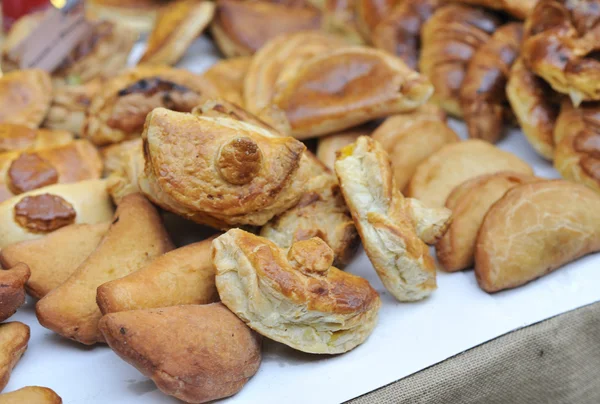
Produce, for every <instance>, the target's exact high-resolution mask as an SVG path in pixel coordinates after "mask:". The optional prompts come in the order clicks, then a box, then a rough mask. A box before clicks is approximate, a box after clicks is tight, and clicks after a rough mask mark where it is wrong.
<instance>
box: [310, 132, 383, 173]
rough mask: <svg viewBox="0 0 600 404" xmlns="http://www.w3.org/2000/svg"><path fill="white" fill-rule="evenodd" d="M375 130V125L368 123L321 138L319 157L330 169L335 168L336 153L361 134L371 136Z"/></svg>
mask: <svg viewBox="0 0 600 404" xmlns="http://www.w3.org/2000/svg"><path fill="white" fill-rule="evenodd" d="M372 132H373V126H372V125H369V124H366V125H362V126H357V127H356V128H350V129H346V130H343V131H341V132H338V133H334V134H332V135H328V136H323V137H320V138H319V142H318V143H317V158H318V159H319V160H321V162H322V163H323V164H325V166H326V167H327V168H329V169H330V170H333V166H334V164H335V159H336V158H337V157H336V153H337V152H338V150H340V149H342V148H343V147H344V146H348V145H349V144H351V143H354V142H355V141H356V139H358V138H359V137H360V136H369V135H370V134H371V133H372Z"/></svg>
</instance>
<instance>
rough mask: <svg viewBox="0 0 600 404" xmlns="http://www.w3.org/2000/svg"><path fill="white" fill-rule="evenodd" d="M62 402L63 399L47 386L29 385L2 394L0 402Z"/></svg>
mask: <svg viewBox="0 0 600 404" xmlns="http://www.w3.org/2000/svg"><path fill="white" fill-rule="evenodd" d="M20 403H35V404H62V399H61V398H60V396H59V395H58V394H56V393H55V392H54V391H53V390H50V389H49V388H47V387H38V386H27V387H23V388H21V389H19V390H15V391H11V392H10V393H3V394H0V404H20Z"/></svg>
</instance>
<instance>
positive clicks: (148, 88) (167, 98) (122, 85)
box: [83, 66, 216, 145]
mask: <svg viewBox="0 0 600 404" xmlns="http://www.w3.org/2000/svg"><path fill="white" fill-rule="evenodd" d="M215 91H216V90H215V88H214V87H213V86H212V85H211V83H210V82H209V81H207V80H206V79H204V78H203V77H201V76H199V75H196V74H194V73H191V72H189V71H186V70H179V69H173V68H170V67H154V66H139V67H136V68H133V69H130V70H128V71H126V72H124V73H123V74H121V75H119V76H116V77H114V78H112V79H110V80H109V81H107V82H106V84H105V85H104V88H103V90H102V91H101V92H100V93H98V94H97V95H96V96H95V97H94V98H93V100H92V103H91V105H90V107H89V109H88V112H87V119H86V123H85V126H84V131H83V135H84V137H87V138H88V139H89V140H91V141H92V142H93V143H94V144H96V145H107V144H112V143H119V142H121V141H123V140H127V139H132V138H135V137H139V136H140V134H141V133H142V130H143V129H144V122H145V120H146V115H147V114H148V113H149V112H150V111H152V110H153V109H154V108H157V107H165V108H169V109H172V110H174V111H181V112H190V111H191V110H192V109H193V108H194V107H195V106H196V105H198V104H199V103H200V102H201V100H202V97H203V96H209V95H212V94H213V93H214V92H215Z"/></svg>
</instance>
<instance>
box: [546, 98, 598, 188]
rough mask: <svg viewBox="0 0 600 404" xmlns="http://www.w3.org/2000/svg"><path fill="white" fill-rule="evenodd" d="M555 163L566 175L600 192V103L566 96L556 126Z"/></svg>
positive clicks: (566, 177) (565, 176)
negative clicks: (580, 101) (574, 101)
mask: <svg viewBox="0 0 600 404" xmlns="http://www.w3.org/2000/svg"><path fill="white" fill-rule="evenodd" d="M554 138H555V141H556V151H555V154H554V167H555V168H556V170H557V171H558V172H559V173H560V174H561V175H562V176H563V177H564V178H565V179H568V180H571V181H575V182H581V183H582V184H585V185H587V186H588V187H590V188H592V189H594V190H596V191H599V192H600V103H598V102H592V103H585V104H582V105H580V106H579V107H578V108H575V107H573V105H572V104H571V102H569V101H568V100H565V101H564V102H563V104H562V107H561V110H560V115H559V116H558V120H557V121H556V126H555V127H554Z"/></svg>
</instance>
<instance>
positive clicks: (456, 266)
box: [435, 171, 536, 272]
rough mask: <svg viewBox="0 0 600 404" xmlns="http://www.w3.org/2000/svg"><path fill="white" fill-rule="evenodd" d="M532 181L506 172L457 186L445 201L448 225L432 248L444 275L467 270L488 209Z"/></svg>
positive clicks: (488, 175)
mask: <svg viewBox="0 0 600 404" xmlns="http://www.w3.org/2000/svg"><path fill="white" fill-rule="evenodd" d="M535 180H536V178H535V177H533V176H529V175H524V174H518V173H511V172H508V171H506V172H500V173H496V174H485V175H481V176H479V177H475V178H473V179H471V180H467V181H465V182H463V183H462V184H461V185H459V186H457V187H456V188H455V189H454V190H453V191H452V193H451V194H450V196H449V197H448V199H447V201H446V207H447V208H448V209H451V210H452V223H451V224H450V227H448V230H447V231H446V233H445V234H444V235H443V236H442V238H441V239H440V241H439V242H438V243H437V244H436V245H435V249H436V252H437V258H438V261H439V263H440V264H441V266H442V268H443V269H444V270H445V271H448V272H455V271H460V270H462V269H466V268H470V267H471V266H472V265H473V262H474V254H475V243H476V241H477V233H478V232H479V228H480V227H481V223H482V222H483V218H484V217H485V214H486V213H487V212H488V210H489V209H490V207H491V206H492V205H493V204H494V203H495V202H496V201H497V200H499V199H500V198H502V196H503V195H504V194H505V193H506V191H508V190H509V189H511V188H513V187H515V186H517V185H521V184H524V183H526V182H531V181H535ZM457 194H459V196H455V195H457Z"/></svg>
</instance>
